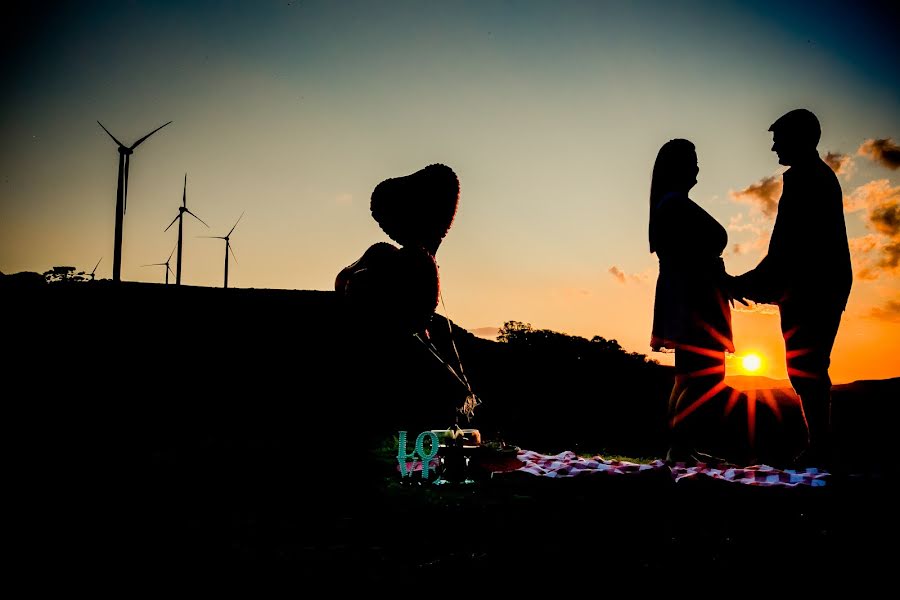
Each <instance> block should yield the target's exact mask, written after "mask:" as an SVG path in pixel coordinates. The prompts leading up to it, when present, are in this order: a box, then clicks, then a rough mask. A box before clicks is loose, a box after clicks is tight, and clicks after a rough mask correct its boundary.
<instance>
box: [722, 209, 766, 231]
mask: <svg viewBox="0 0 900 600" xmlns="http://www.w3.org/2000/svg"><path fill="white" fill-rule="evenodd" d="M727 229H728V231H736V232H740V231H749V232H751V233H755V234H756V235H760V234H761V233H762V227H761V223H759V222H758V221H756V220H753V221H750V222H745V221H744V213H739V214H737V215H735V216H733V217H731V218H730V219H729V220H728V228H727Z"/></svg>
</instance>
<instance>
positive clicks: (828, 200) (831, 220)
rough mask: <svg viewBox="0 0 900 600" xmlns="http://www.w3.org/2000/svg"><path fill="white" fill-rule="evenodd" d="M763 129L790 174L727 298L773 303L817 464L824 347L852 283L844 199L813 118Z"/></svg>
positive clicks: (790, 116) (825, 423)
mask: <svg viewBox="0 0 900 600" xmlns="http://www.w3.org/2000/svg"><path fill="white" fill-rule="evenodd" d="M769 131H771V132H772V136H773V141H774V143H773V144H772V151H773V152H775V153H776V154H777V155H778V162H779V163H780V164H782V165H786V166H789V167H790V169H788V170H787V171H786V172H785V173H784V188H783V190H782V193H781V199H780V200H779V202H778V216H777V217H776V218H775V227H774V229H773V231H772V238H771V240H770V241H769V252H768V254H767V255H766V257H765V258H763V259H762V261H761V262H760V263H759V265H758V266H757V267H756V268H755V269H753V270H752V271H749V272H747V273H744V274H743V275H740V276H739V277H736V278H735V279H734V281H733V285H734V294H735V295H736V296H745V297H747V298H749V299H751V300H754V301H757V302H763V303H769V304H777V305H778V309H779V312H780V313H781V332H782V334H783V335H784V347H785V353H786V359H787V372H788V376H789V377H790V380H791V385H793V387H794V390H795V391H796V392H797V395H798V396H800V401H801V403H802V405H803V413H804V417H805V419H806V425H807V430H808V432H809V446H808V455H807V460H808V461H810V462H822V461H827V460H828V459H829V456H828V454H829V450H830V448H829V444H828V440H827V438H828V437H829V431H830V427H831V379H830V378H829V377H828V366H829V364H830V363H831V348H832V346H833V345H834V338H835V336H836V335H837V331H838V326H839V325H840V322H841V314H842V313H843V311H844V308H845V307H846V306H847V298H848V297H849V295H850V286H851V284H852V282H853V273H852V270H851V267H850V249H849V247H848V244H847V228H846V226H845V224H844V209H843V194H842V192H841V185H840V183H838V179H837V176H836V175H835V174H834V172H833V171H832V170H831V168H830V167H829V166H828V165H827V164H825V162H824V161H822V159H821V158H819V154H818V151H817V150H816V146H817V145H818V143H819V137H820V135H821V129H820V127H819V120H818V119H817V118H816V116H815V115H814V114H813V113H811V112H810V111H808V110H806V109H802V108H800V109H797V110H792V111H790V112H789V113H787V114H785V115H784V116H782V117H781V118H780V119H778V120H777V121H775V122H774V123H773V124H772V126H771V127H769Z"/></svg>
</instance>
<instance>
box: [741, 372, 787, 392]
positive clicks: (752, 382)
mask: <svg viewBox="0 0 900 600" xmlns="http://www.w3.org/2000/svg"><path fill="white" fill-rule="evenodd" d="M725 383H727V384H728V385H730V386H731V387H733V388H736V389H739V390H780V389H787V388H790V387H791V382H790V381H789V380H787V379H772V378H771V377H762V376H760V375H726V376H725Z"/></svg>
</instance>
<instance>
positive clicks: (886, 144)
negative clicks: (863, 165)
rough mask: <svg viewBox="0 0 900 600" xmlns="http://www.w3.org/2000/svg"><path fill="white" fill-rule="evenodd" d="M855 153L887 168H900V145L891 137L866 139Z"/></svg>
mask: <svg viewBox="0 0 900 600" xmlns="http://www.w3.org/2000/svg"><path fill="white" fill-rule="evenodd" d="M856 153H857V154H859V155H860V156H868V157H869V158H871V159H872V160H874V161H875V162H876V163H878V164H880V165H882V166H885V167H887V168H888V169H892V170H896V169H897V168H900V146H898V145H897V144H896V143H895V142H894V140H893V139H891V138H881V139H873V140H866V141H865V142H863V143H862V145H861V146H860V147H859V149H858V150H857V151H856Z"/></svg>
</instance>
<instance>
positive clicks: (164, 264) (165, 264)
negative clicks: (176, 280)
mask: <svg viewBox="0 0 900 600" xmlns="http://www.w3.org/2000/svg"><path fill="white" fill-rule="evenodd" d="M173 254H175V248H172V251H171V252H169V258H167V259H166V262H163V263H150V264H149V265H141V266H142V267H165V268H166V285H169V271H171V270H172V267H170V266H169V261H170V260H172V255H173Z"/></svg>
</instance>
